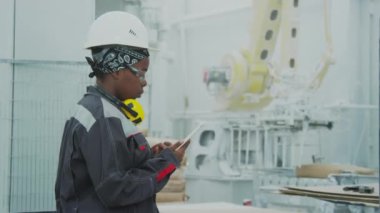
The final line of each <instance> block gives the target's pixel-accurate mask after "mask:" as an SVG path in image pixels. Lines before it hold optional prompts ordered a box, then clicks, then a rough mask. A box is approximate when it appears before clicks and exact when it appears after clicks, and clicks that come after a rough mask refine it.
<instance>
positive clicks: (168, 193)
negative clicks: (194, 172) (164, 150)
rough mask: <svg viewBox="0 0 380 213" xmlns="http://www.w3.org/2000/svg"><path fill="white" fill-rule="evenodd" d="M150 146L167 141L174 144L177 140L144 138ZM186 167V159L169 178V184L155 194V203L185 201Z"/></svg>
mask: <svg viewBox="0 0 380 213" xmlns="http://www.w3.org/2000/svg"><path fill="white" fill-rule="evenodd" d="M146 139H147V141H148V142H149V144H150V146H153V145H154V144H157V143H161V142H164V141H168V142H171V143H175V142H177V141H178V140H176V139H170V138H152V137H146ZM185 165H186V158H184V160H183V161H182V162H181V167H180V168H178V169H177V170H176V171H175V172H174V173H173V174H172V175H171V177H170V180H169V182H168V183H167V184H166V186H165V187H164V188H163V189H162V190H161V191H160V192H159V193H158V194H157V196H156V202H158V203H167V202H183V201H186V200H187V195H186V191H185V186H186V181H185V176H184V171H185Z"/></svg>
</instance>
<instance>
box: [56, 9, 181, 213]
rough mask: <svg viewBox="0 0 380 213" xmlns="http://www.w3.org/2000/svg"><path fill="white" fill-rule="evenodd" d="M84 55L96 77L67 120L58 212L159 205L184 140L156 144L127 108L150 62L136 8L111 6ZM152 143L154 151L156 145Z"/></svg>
mask: <svg viewBox="0 0 380 213" xmlns="http://www.w3.org/2000/svg"><path fill="white" fill-rule="evenodd" d="M86 48H88V49H90V50H91V52H92V58H89V57H86V59H87V61H88V63H89V64H90V66H91V68H92V70H93V72H92V73H90V75H89V76H90V77H94V76H95V77H96V85H95V86H90V87H88V88H87V93H86V94H85V95H84V97H83V98H82V99H81V100H80V101H79V102H78V105H77V111H76V113H75V114H74V115H73V116H72V117H71V118H70V119H69V120H68V121H67V122H66V125H65V129H64V133H63V137H62V144H61V150H60V157H59V165H58V174H57V180H56V187H55V188H56V189H55V191H56V192H55V193H56V203H57V210H58V212H86V213H87V212H89V213H90V212H91V213H96V212H141V213H150V212H158V209H157V206H156V203H155V194H156V193H157V192H159V191H160V190H161V189H162V188H163V187H164V186H165V184H166V183H167V181H168V179H169V177H170V174H172V173H173V172H174V170H175V169H176V168H177V167H179V165H180V162H181V160H182V158H183V155H184V152H185V150H186V148H187V145H188V144H187V145H184V146H180V145H181V142H177V143H175V144H174V145H172V144H170V143H161V144H158V145H156V146H154V147H152V149H151V148H150V147H149V145H148V143H147V141H146V139H145V138H144V136H143V135H142V134H141V133H140V132H138V130H137V128H136V127H135V125H134V124H133V123H132V122H131V121H129V120H128V119H127V118H126V117H125V116H124V114H123V113H122V110H121V109H122V108H123V109H125V110H129V109H128V107H127V106H126V105H125V104H123V102H122V100H125V99H131V98H132V99H134V98H138V97H140V96H141V95H142V94H143V88H144V86H146V84H147V82H146V79H145V74H146V72H147V71H148V67H149V51H148V37H147V30H146V28H145V26H144V25H143V24H142V23H141V21H140V20H139V19H138V18H136V17H135V16H133V15H131V14H129V13H125V12H109V13H106V14H104V15H102V16H100V17H99V18H98V19H96V20H95V22H94V23H93V24H92V26H91V28H90V31H89V34H88V41H87V43H86ZM153 150H154V151H153Z"/></svg>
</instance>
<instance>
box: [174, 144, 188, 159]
mask: <svg viewBox="0 0 380 213" xmlns="http://www.w3.org/2000/svg"><path fill="white" fill-rule="evenodd" d="M183 143H185V142H182V141H178V142H176V143H175V144H173V145H172V146H170V149H171V150H172V151H173V153H174V155H175V156H176V158H177V160H178V161H179V162H182V160H183V157H184V156H185V152H186V149H187V147H188V146H189V144H190V141H187V142H186V143H185V144H183ZM182 144H183V145H182ZM181 145H182V146H181Z"/></svg>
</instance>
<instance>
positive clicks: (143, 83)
mask: <svg viewBox="0 0 380 213" xmlns="http://www.w3.org/2000/svg"><path fill="white" fill-rule="evenodd" d="M147 84H148V82H146V80H145V79H144V80H142V81H141V86H142V87H145V86H146V85H147Z"/></svg>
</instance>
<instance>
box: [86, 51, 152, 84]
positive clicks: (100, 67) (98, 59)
mask: <svg viewBox="0 0 380 213" xmlns="http://www.w3.org/2000/svg"><path fill="white" fill-rule="evenodd" d="M146 57H149V52H148V50H147V49H141V48H134V47H128V46H109V47H100V48H94V49H92V58H93V59H91V58H90V57H86V60H87V63H88V64H89V65H90V66H91V68H92V71H93V72H91V73H90V74H89V75H88V76H89V77H90V78H92V77H94V76H95V75H96V73H113V72H117V71H119V70H122V69H125V68H127V65H132V64H135V63H137V62H139V61H140V60H142V59H144V58H146Z"/></svg>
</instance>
